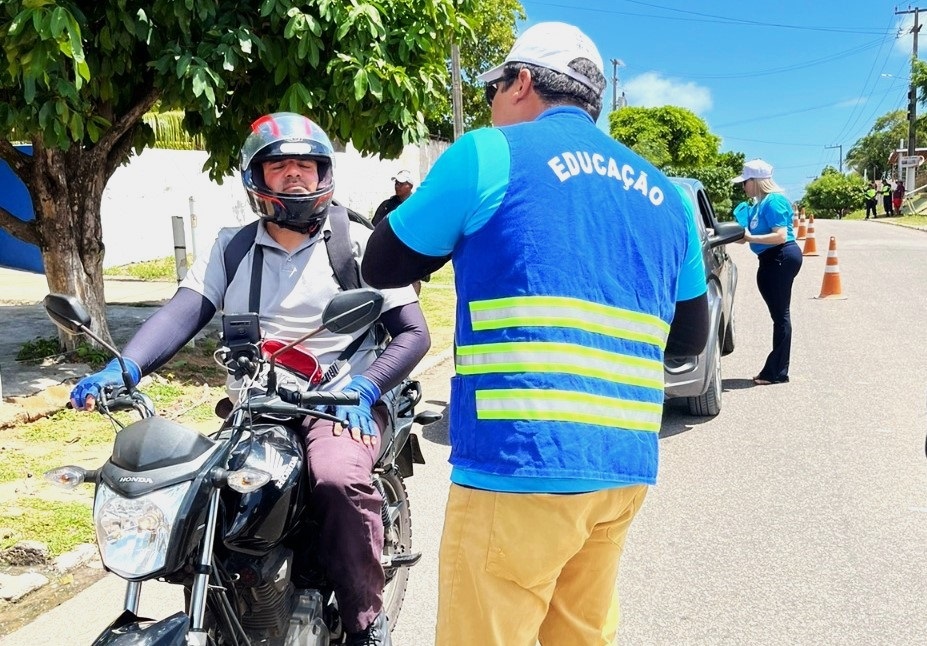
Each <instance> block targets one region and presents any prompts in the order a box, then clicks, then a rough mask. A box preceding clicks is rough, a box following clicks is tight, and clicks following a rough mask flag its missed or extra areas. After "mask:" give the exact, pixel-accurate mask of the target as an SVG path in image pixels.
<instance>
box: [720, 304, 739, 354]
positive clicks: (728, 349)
mask: <svg viewBox="0 0 927 646" xmlns="http://www.w3.org/2000/svg"><path fill="white" fill-rule="evenodd" d="M734 320H735V317H734V306H733V305H731V318H730V320H729V321H728V322H727V325H726V326H725V327H724V345H722V346H721V354H722V355H728V354H730V353H732V352H733V351H734V342H735V341H736V336H735V334H734Z"/></svg>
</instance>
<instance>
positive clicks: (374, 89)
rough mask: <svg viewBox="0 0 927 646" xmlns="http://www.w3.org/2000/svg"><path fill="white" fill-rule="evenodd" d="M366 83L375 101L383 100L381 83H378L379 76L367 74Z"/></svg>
mask: <svg viewBox="0 0 927 646" xmlns="http://www.w3.org/2000/svg"><path fill="white" fill-rule="evenodd" d="M367 83H368V85H369V86H370V94H371V96H373V98H375V99H376V100H377V101H382V100H383V84H382V83H380V78H379V77H378V76H377V75H376V74H368V75H367Z"/></svg>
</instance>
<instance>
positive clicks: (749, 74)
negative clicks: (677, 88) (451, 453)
mask: <svg viewBox="0 0 927 646" xmlns="http://www.w3.org/2000/svg"><path fill="white" fill-rule="evenodd" d="M884 42H885V39H884V38H878V39H876V40H873V41H871V42H868V43H865V44H863V45H858V46H857V47H852V48H850V49H846V50H844V51H842V52H837V53H835V54H830V55H828V56H824V57H823V58H816V59H814V60H810V61H807V62H805V63H795V64H794V65H786V66H785V67H775V68H771V69H768V70H753V71H749V72H742V73H737V74H684V76H685V77H686V78H694V79H737V78H753V77H755V76H767V75H769V74H780V73H782V72H793V71H795V70H800V69H804V68H806V67H812V66H814V65H818V64H820V63H829V62H830V61H833V60H837V59H839V58H843V57H845V56H848V55H850V54H858V53H860V52H864V51H866V50H867V49H872V48H873V47H875V46H876V45H881V44H882V43H884Z"/></svg>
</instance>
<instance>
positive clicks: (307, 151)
mask: <svg viewBox="0 0 927 646" xmlns="http://www.w3.org/2000/svg"><path fill="white" fill-rule="evenodd" d="M281 157H282V158H303V159H312V160H314V161H315V162H316V164H318V171H319V185H318V187H316V190H314V191H312V192H311V193H304V194H298V195H297V194H291V193H277V192H276V191H272V190H271V189H270V188H268V186H267V183H266V182H265V181H264V169H263V167H262V166H261V164H263V163H264V162H266V161H269V160H271V159H275V158H281ZM334 169H335V151H334V148H333V147H332V142H331V141H330V140H329V139H328V135H326V134H325V132H323V131H322V129H321V128H320V127H319V126H318V125H316V124H315V123H314V122H313V121H312V120H311V119H308V118H306V117H304V116H302V115H300V114H295V113H293V112H276V113H274V114H268V115H265V116H263V117H261V118H260V119H258V120H257V121H255V122H254V123H252V124H251V134H249V135H248V138H247V139H245V143H244V145H242V147H241V183H242V184H243V185H244V187H245V191H246V192H247V194H248V201H249V202H250V204H251V208H252V210H253V211H254V212H255V213H256V214H257V215H258V216H260V217H262V218H264V219H266V220H269V221H271V222H276V223H277V224H279V225H280V226H283V227H286V228H288V229H295V230H297V231H302V232H306V231H310V230H312V229H315V228H317V225H319V224H321V223H322V222H323V221H324V220H325V216H326V213H327V209H328V205H329V204H331V201H332V197H333V196H334V194H335V180H334Z"/></svg>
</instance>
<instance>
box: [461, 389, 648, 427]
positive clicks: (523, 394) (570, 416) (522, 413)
mask: <svg viewBox="0 0 927 646" xmlns="http://www.w3.org/2000/svg"><path fill="white" fill-rule="evenodd" d="M662 411H663V406H662V404H652V403H647V402H638V401H630V400H626V399H614V398H611V397H602V396H600V395H590V394H587V393H579V392H573V391H567V390H531V389H525V388H515V389H500V390H478V391H476V415H477V419H506V420H511V419H530V420H545V421H556V422H579V423H585V424H595V425H598V426H610V427H614V428H626V429H634V430H639V431H651V432H654V433H656V432H659V430H660V421H661V417H662Z"/></svg>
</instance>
